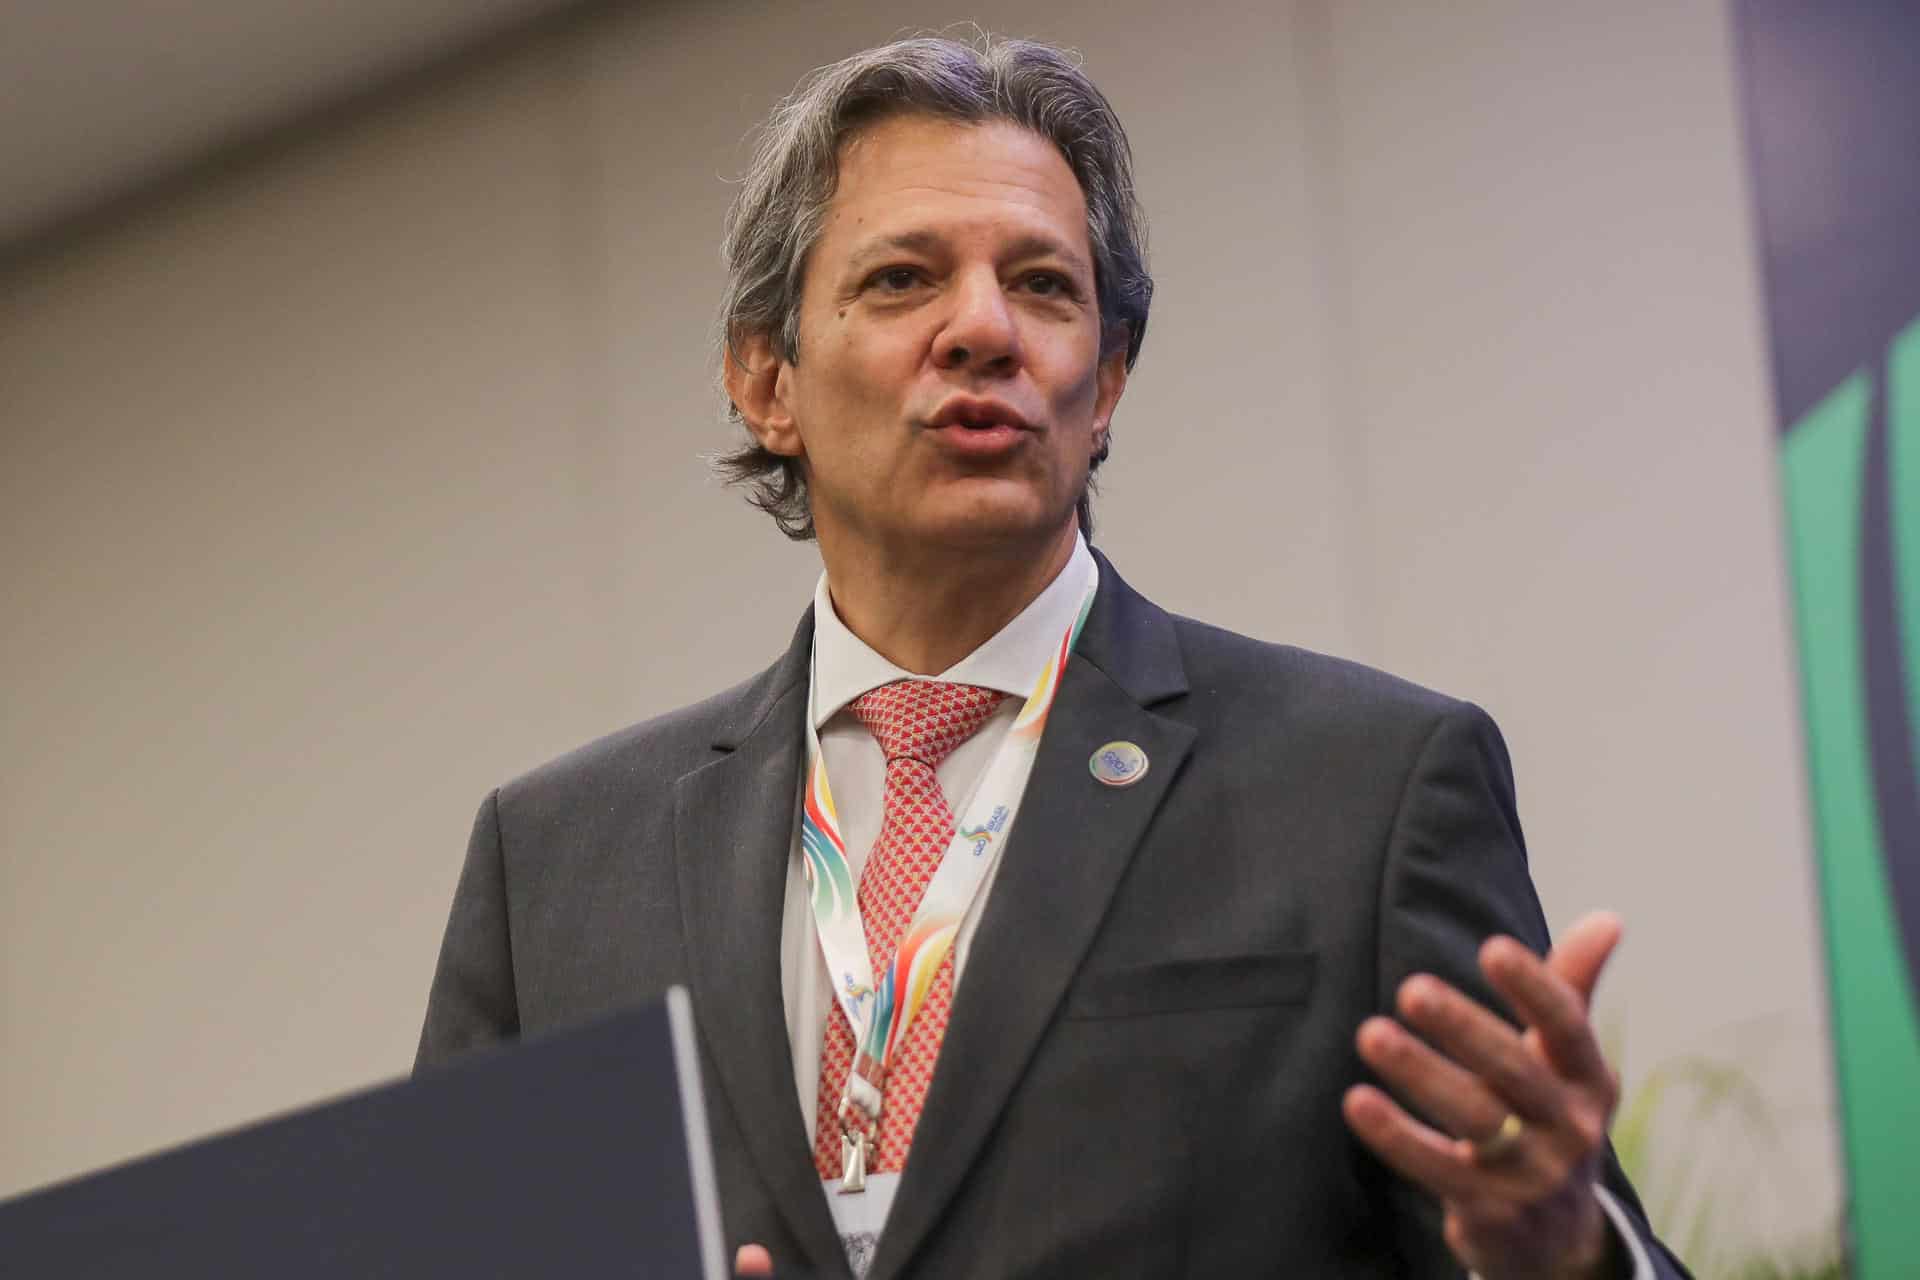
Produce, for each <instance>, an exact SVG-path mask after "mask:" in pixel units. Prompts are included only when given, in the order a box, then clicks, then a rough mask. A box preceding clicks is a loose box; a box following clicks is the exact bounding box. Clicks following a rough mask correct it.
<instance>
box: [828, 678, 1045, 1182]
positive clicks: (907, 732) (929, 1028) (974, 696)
mask: <svg viewBox="0 0 1920 1280" xmlns="http://www.w3.org/2000/svg"><path fill="white" fill-rule="evenodd" d="M1006 696H1007V695H1006V694H1004V693H1000V692H999V691H997V690H994V689H980V688H976V687H974V686H973V685H970V684H942V683H940V682H939V681H937V680H898V681H895V682H894V683H893V684H889V685H883V686H881V687H880V688H878V689H875V690H873V691H872V692H871V693H864V694H862V695H860V696H859V697H858V698H855V699H854V700H853V702H852V704H851V705H850V706H849V707H848V708H847V709H848V710H849V711H851V712H852V713H853V716H854V718H855V719H856V720H858V721H859V722H860V723H861V724H863V725H865V726H866V727H867V730H868V732H870V733H872V734H873V736H874V738H875V739H876V740H877V741H878V742H879V743H880V750H881V751H883V752H884V753H885V754H886V757H887V785H886V790H885V792H884V793H883V794H882V796H881V801H880V836H879V838H878V839H876V840H875V841H874V842H873V851H872V852H871V853H869V854H868V855H867V865H866V866H865V867H864V868H862V869H861V872H860V892H859V899H860V920H861V923H862V924H863V925H864V926H865V927H866V933H867V954H868V955H869V956H871V957H872V959H873V971H874V973H875V974H876V975H878V974H880V973H883V972H884V971H885V967H886V966H887V965H889V964H891V963H893V953H894V951H895V950H897V949H898V948H899V945H900V935H901V934H902V933H905V932H906V929H907V925H908V924H909V923H911V922H912V920H913V913H914V909H915V908H916V907H918V906H919V905H920V897H921V895H922V894H924V893H925V892H926V889H927V885H928V883H929V882H930V881H932V879H933V873H934V872H935V871H936V870H938V869H939V867H940V859H941V858H942V857H943V856H944V855H945V854H946V852H947V842H948V841H950V840H951V839H953V824H954V817H953V811H952V810H951V809H950V808H948V807H947V798H946V796H945V795H943V794H942V793H941V791H940V783H939V781H938V780H937V779H936V778H935V777H934V772H933V771H934V769H935V768H936V767H938V766H939V764H940V762H941V761H942V760H944V759H946V758H947V756H948V755H950V754H951V753H952V751H953V749H954V748H955V747H957V746H959V745H960V744H961V743H963V742H965V741H966V740H967V739H968V738H971V737H972V736H973V735H974V733H975V732H977V731H978V730H979V728H980V726H981V725H983V724H985V723H986V722H987V718H988V717H989V716H991V715H992V714H993V710H994V708H995V707H997V706H999V705H1000V702H1001V699H1003V698H1005V697H1006ZM952 1000H953V955H952V953H951V952H949V953H948V955H947V958H946V959H945V960H944V961H942V962H941V965H940V969H939V972H938V973H937V974H936V975H935V976H934V980H933V988H932V990H930V991H929V992H928V993H927V999H926V1003H924V1004H922V1005H921V1006H920V1012H919V1013H917V1014H915V1015H914V1018H913V1022H912V1023H911V1024H909V1025H908V1027H907V1040H906V1043H905V1044H904V1045H902V1046H901V1047H900V1049H899V1050H898V1051H897V1052H896V1054H895V1055H894V1061H893V1063H892V1065H890V1066H889V1067H888V1068H887V1078H886V1092H885V1098H886V1101H885V1104H884V1106H883V1107H882V1109H881V1115H880V1136H879V1141H878V1143H877V1144H876V1149H875V1152H874V1158H873V1159H870V1160H869V1161H868V1162H867V1171H868V1172H869V1173H897V1172H899V1170H900V1169H901V1168H902V1167H904V1166H905V1165H906V1163H907V1148H908V1147H909V1146H910V1145H911V1144H912V1142H913V1127H914V1125H915V1124H916V1123H917V1122H918V1121H919V1119H920V1102H921V1099H923V1098H925V1097H926V1094H927V1083H928V1081H930V1080H932V1079H933V1061H934V1057H935V1056H936V1055H937V1054H938V1053H939V1052H940V1038H941V1036H942V1035H943V1034H944V1033H945V1032H946V1029H947V1007H948V1005H949V1004H951V1003H952ZM852 1066H853V1029H852V1027H850V1026H849V1025H848V1023H847V1015H846V1011H845V1010H843V1009H842V1008H841V1007H840V1003H839V1001H837V1000H836V1001H835V1002H834V1005H833V1011H832V1012H831V1013H829V1014H828V1015H827V1034H826V1039H825V1043H824V1045H823V1046H822V1048H821V1051H820V1102H819V1108H818V1110H817V1112H816V1114H817V1116H818V1127H817V1129H816V1132H815V1137H814V1143H813V1163H814V1167H815V1168H817V1169H819V1171H820V1176H821V1177H822V1178H824V1179H826V1180H828V1181H830V1182H837V1181H839V1179H840V1173H841V1168H840V1164H841V1160H840V1156H841V1152H840V1121H839V1111H840V1095H841V1094H842V1093H843V1092H845V1090H846V1087H847V1072H848V1070H850V1069H851V1068H852Z"/></svg>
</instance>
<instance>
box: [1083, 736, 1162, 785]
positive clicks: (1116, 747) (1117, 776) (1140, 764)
mask: <svg viewBox="0 0 1920 1280" xmlns="http://www.w3.org/2000/svg"><path fill="white" fill-rule="evenodd" d="M1087 768H1088V770H1090V771H1091V772H1092V774H1093V776H1094V777H1095V778H1097V779H1098V780H1100V781H1101V782H1104V783H1106V784H1107V785H1108V786H1110V787H1130V786H1132V785H1133V784H1134V783H1136V782H1138V781H1140V779H1142V778H1144V777H1146V776H1147V753H1146V752H1144V751H1142V750H1141V749H1140V748H1139V747H1138V746H1137V745H1135V744H1134V743H1131V742H1109V743H1108V744H1107V745H1106V746H1104V747H1101V748H1100V749H1099V750H1098V751H1096V752H1094V753H1093V757H1092V758H1091V759H1090V760H1088V761H1087Z"/></svg>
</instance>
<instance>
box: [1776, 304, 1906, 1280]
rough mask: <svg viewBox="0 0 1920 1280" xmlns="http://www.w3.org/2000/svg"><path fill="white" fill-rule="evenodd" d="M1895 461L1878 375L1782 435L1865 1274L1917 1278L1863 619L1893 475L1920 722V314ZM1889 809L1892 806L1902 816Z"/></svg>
mask: <svg viewBox="0 0 1920 1280" xmlns="http://www.w3.org/2000/svg"><path fill="white" fill-rule="evenodd" d="M1885 367H1886V383H1885V396H1886V399H1885V403H1884V409H1885V431H1886V439H1885V449H1886V452H1885V471H1884V473H1883V474H1882V475H1879V476H1876V475H1874V474H1873V471H1874V468H1873V467H1872V466H1870V460H1871V457H1872V451H1871V449H1870V444H1871V428H1872V424H1873V409H1874V390H1875V388H1874V385H1873V380H1872V377H1871V374H1870V372H1869V371H1867V370H1862V371H1860V372H1857V373H1855V374H1854V375H1853V376H1852V377H1850V378H1848V379H1847V380H1846V381H1845V382H1843V383H1841V384H1840V386H1839V387H1837V388H1836V389H1834V391H1832V392H1831V393H1830V394H1829V395H1828V396H1827V397H1826V398H1825V399H1824V400H1822V401H1820V402H1819V403H1818V404H1816V405H1815V406H1814V407H1813V408H1812V409H1810V410H1808V411H1807V413H1806V414H1805V415H1804V416H1803V417H1802V418H1801V419H1800V420H1799V421H1798V422H1796V423H1794V424H1793V426H1792V428H1791V429H1790V430H1789V431H1788V433H1787V435H1786V438H1785V440H1784V441H1783V443H1782V465H1783V468H1784V473H1785V489H1786V505H1787V518H1788V531H1789V544H1790V554H1791V559H1792V566H1793V586H1794V597H1795V613H1796V621H1797V624H1798V631H1799V639H1800V655H1801V672H1802V680H1803V684H1804V697H1805V703H1806V720H1807V746H1808V754H1809V767H1810V770H1811V777H1812V788H1813V802H1814V816H1815V824H1816V835H1817V840H1818V844H1819V852H1820V872H1821V886H1822V890H1823V898H1824V900H1825V912H1826V935H1827V950H1828V963H1829V966H1830V970H1831V973H1830V977H1831V990H1832V994H1833V1005H1832V1009H1833V1032H1834V1038H1835V1048H1836V1054H1835V1060H1836V1065H1837V1070H1838V1074H1839V1083H1840V1093H1841V1110H1842V1113H1843V1114H1842V1120H1843V1125H1844V1128H1845V1136H1846V1151H1847V1174H1848V1179H1847V1180H1848V1184H1849V1187H1850V1201H1851V1202H1850V1205H1849V1218H1850V1220H1851V1225H1852V1235H1853V1241H1852V1245H1853V1248H1852V1253H1853V1263H1854V1268H1855V1272H1854V1273H1855V1275H1857V1276H1859V1277H1862V1278H1863V1280H1878V1278H1879V1277H1889V1278H1890V1277H1893V1276H1897V1275H1911V1274H1913V1270H1912V1268H1913V1267H1914V1265H1915V1260H1916V1259H1920V1212H1916V1209H1915V1206H1916V1204H1920V1200H1917V1199H1916V1194H1920V1193H1917V1192H1916V1188H1915V1185H1914V1178H1913V1170H1914V1165H1915V1159H1916V1157H1915V1148H1916V1144H1917V1143H1920V1017H1916V1011H1915V1005H1914V999H1915V997H1914V991H1913V988H1912V985H1911V982H1910V978H1909V967H1908V959H1907V956H1906V951H1905V946H1904V944H1903V941H1902V937H1901V928H1900V922H1899V920H1898V918H1897V914H1896V906H1895V899H1894V894H1893V886H1892V884H1891V883H1890V881H1889V868H1890V855H1891V854H1893V853H1894V852H1895V851H1894V850H1891V849H1890V848H1889V847H1888V834H1889V833H1888V832H1887V830H1886V824H1885V823H1883V821H1882V813H1881V806H1880V798H1879V796H1878V794H1877V793H1876V789H1875V774H1874V767H1875V764H1874V760H1873V726H1872V723H1871V721H1872V718H1873V715H1874V712H1875V708H1874V707H1873V706H1872V705H1871V704H1870V701H1869V698H1870V693H1869V687H1870V686H1869V680H1868V672H1867V663H1866V658H1865V655H1866V653H1867V651H1868V646H1867V636H1866V635H1865V633H1864V629H1865V626H1866V625H1867V624H1866V623H1865V622H1863V619H1865V618H1866V617H1867V616H1868V612H1867V610H1865V609H1864V608H1863V605H1864V603H1865V601H1864V598H1863V583H1864V581H1865V578H1866V574H1865V572H1864V565H1865V563H1866V557H1865V556H1864V555H1863V551H1864V543H1865V534H1866V532H1867V530H1868V527H1869V525H1868V515H1867V513H1868V512H1869V511H1870V510H1873V509H1874V505H1875V504H1872V503H1870V502H1869V497H1870V491H1869V486H1870V485H1872V484H1874V483H1876V482H1877V483H1880V484H1884V485H1885V486H1886V492H1887V497H1888V499H1890V501H1888V502H1887V503H1886V504H1885V507H1884V508H1882V509H1883V510H1885V511H1886V514H1887V516H1888V521H1889V524H1890V526H1891V528H1890V529H1888V530H1887V532H1888V533H1889V534H1890V535H1891V537H1890V541H1891V543H1892V547H1891V550H1892V553H1893V566H1892V567H1893V569H1894V578H1895V582H1894V583H1893V584H1892V585H1893V590H1894V597H1895V600H1896V601H1897V604H1898V617H1899V629H1900V636H1899V645H1898V649H1899V652H1900V653H1901V654H1902V655H1903V656H1904V659H1905V661H1904V664H1903V665H1904V669H1905V671H1906V673H1907V679H1906V681H1905V685H1906V687H1905V689H1904V690H1903V693H1904V696H1905V703H1906V705H1905V706H1904V707H1902V708H1900V711H1901V712H1904V713H1905V714H1904V715H1903V716H1902V719H1903V720H1904V723H1905V725H1920V679H1916V678H1915V674H1916V673H1920V323H1917V324H1914V325H1912V326H1910V327H1909V328H1908V329H1907V331H1906V332H1905V333H1904V334H1903V335H1901V336H1900V337H1899V338H1898V339H1896V340H1895V341H1894V343H1893V344H1892V346H1891V348H1890V349H1889V351H1888V358H1887V362H1886V366H1885ZM1888 816H1889V818H1891V817H1892V815H1888Z"/></svg>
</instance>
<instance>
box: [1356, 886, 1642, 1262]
mask: <svg viewBox="0 0 1920 1280" xmlns="http://www.w3.org/2000/svg"><path fill="white" fill-rule="evenodd" d="M1620 933H1621V925H1620V921H1619V919H1618V917H1616V916H1613V915H1610V914H1607V913H1604V912H1597V913H1595V914H1592V915H1588V916H1586V917H1584V918H1582V919H1581V920H1580V921H1579V922H1578V923H1577V924H1575V925H1574V926H1573V928H1572V929H1570V930H1568V931H1567V933H1566V935H1565V936H1564V937H1563V938H1562V939H1561V941H1560V944H1559V945H1558V946H1556V947H1555V948H1554V949H1553V951H1552V952H1551V954H1549V955H1548V956H1547V957H1546V959H1545V960H1542V959H1541V958H1540V957H1538V956H1536V955H1534V954H1533V952H1531V951H1529V950H1528V949H1527V948H1526V947H1525V946H1524V945H1522V944H1521V943H1519V942H1517V941H1515V940H1514V939H1512V938H1507V937H1496V938H1491V939H1489V940H1488V941H1487V943H1486V945H1485V946H1483V947H1482V948H1481V949H1480V968H1481V971H1482V972H1484V973H1485V974H1486V976H1487V980H1488V981H1489V982H1490V983H1492V984H1493V987H1494V989H1495V990H1496V991H1498V992H1499V993H1500V994H1501V995H1502V996H1504V997H1505V998H1506V1000H1507V1001H1508V1003H1509V1004H1510V1005H1511V1006H1512V1008H1513V1011H1514V1013H1515V1014H1516V1015H1518V1017H1519V1018H1520V1020H1521V1021H1522V1023H1524V1024H1525V1025H1524V1029H1523V1030H1519V1031H1516V1030H1515V1029H1514V1028H1513V1027H1512V1026H1511V1025H1509V1024H1508V1023H1507V1022H1506V1021H1505V1020H1504V1019H1502V1018H1501V1017H1499V1016H1498V1015H1496V1014H1495V1013H1493V1012H1492V1011H1491V1010H1489V1009H1487V1008H1485V1007H1484V1006H1482V1005H1480V1004H1478V1003H1477V1002H1475V1001H1474V1000H1472V999H1470V998H1469V997H1467V996H1465V995H1463V994H1461V992H1459V991H1458V990H1456V989H1455V988H1453V987H1451V986H1449V985H1448V984H1446V983H1445V982H1442V981H1441V980H1440V979H1438V978H1435V977H1431V976H1429V975H1426V974H1415V975H1414V976H1413V977H1410V978H1408V979H1407V980H1406V981H1405V982H1404V983H1402V984H1401V986H1400V990H1399V993H1398V997H1399V998H1398V1001H1397V1007H1398V1011H1399V1014H1400V1018H1401V1019H1402V1020H1403V1021H1404V1022H1405V1023H1406V1026H1402V1025H1401V1024H1400V1022H1396V1021H1395V1020H1394V1019H1392V1018H1384V1017H1375V1018H1369V1019H1367V1021H1366V1022H1364V1023H1362V1024H1361V1026H1360V1029H1359V1031H1358V1033H1357V1035H1356V1037H1355V1039H1356V1043H1357V1044H1358V1046H1359V1049H1360V1056H1361V1058H1362V1059H1364V1060H1365V1061H1366V1063H1367V1065H1368V1066H1370V1067H1371V1068H1373V1070H1374V1071H1375V1072H1376V1073H1377V1074H1378V1075H1379V1077H1380V1078H1381V1080H1383V1081H1384V1082H1385V1083H1386V1084H1387V1085H1388V1086H1390V1087H1391V1088H1392V1089H1393V1091H1394V1092H1395V1093H1397V1094H1399V1095H1400V1097H1401V1098H1403V1099H1405V1100H1406V1102H1408V1103H1409V1104H1411V1106H1412V1107H1414V1108H1415V1109H1416V1110H1418V1111H1419V1112H1420V1113H1421V1114H1422V1115H1424V1116H1425V1117H1426V1118H1427V1119H1428V1120H1430V1121H1431V1122H1432V1123H1431V1124H1427V1123H1422V1122H1421V1121H1420V1120H1417V1119H1415V1118H1414V1117H1413V1116H1411V1115H1409V1114H1408V1113H1407V1111H1406V1110H1404V1109H1403V1108H1402V1107H1401V1106H1400V1105H1399V1104H1398V1103H1396V1102H1395V1101H1394V1099H1393V1098H1391V1097H1389V1096H1388V1095H1387V1094H1386V1093H1384V1092H1382V1091H1381V1090H1379V1089H1376V1088H1373V1087H1372V1086H1370V1085H1364V1084H1362V1085H1355V1086H1354V1087H1353V1088H1351V1089H1349V1090H1348V1091H1347V1095H1346V1098H1345V1100H1344V1105H1343V1110H1344V1113H1345V1115H1346V1120H1347V1124H1348V1126H1349V1127H1350V1128H1352V1130H1353V1131H1354V1133H1355V1134H1357V1135H1358V1136H1359V1137H1360V1139H1361V1140H1362V1141H1364V1142H1365V1143H1366V1144H1367V1145H1368V1146H1369V1147H1371V1148H1372V1149H1373V1150H1374V1151H1375V1152H1376V1153H1377V1154H1378V1155H1379V1156H1380V1158H1381V1159H1382V1160H1384V1161H1386V1163H1387V1164H1388V1165H1390V1166H1392V1167H1393V1168H1394V1169H1396V1170H1398V1171H1399V1172H1400V1173H1401V1174H1403V1175H1405V1176H1406V1177H1408V1178H1410V1179H1412V1180H1413V1181H1414V1182H1416V1183H1418V1184H1419V1185H1421V1186H1423V1187H1425V1188H1426V1189H1427V1190H1428V1191H1430V1192H1432V1193H1433V1194H1434V1195H1435V1196H1437V1197H1438V1198H1439V1199H1440V1202H1441V1204H1442V1206H1443V1208H1444V1209H1445V1211H1446V1225H1445V1230H1446V1241H1447V1246H1448V1247H1449V1248H1450V1249H1452V1250H1453V1253H1454V1256H1455V1257H1457V1258H1458V1259H1459V1260H1460V1262H1461V1264H1462V1265H1464V1266H1466V1267H1468V1268H1470V1269H1471V1270H1472V1271H1474V1272H1475V1273H1476V1274H1478V1275H1479V1276H1481V1277H1484V1278H1485V1280H1507V1278H1508V1277H1534V1276H1603V1275H1609V1274H1614V1273H1616V1272H1617V1273H1618V1274H1623V1275H1624V1274H1626V1262H1625V1255H1624V1254H1623V1253H1621V1252H1619V1251H1618V1250H1617V1248H1616V1246H1615V1243H1614V1240H1613V1235H1612V1232H1611V1231H1610V1230H1609V1227H1608V1223H1607V1221H1606V1217H1605V1214H1604V1212H1603V1210H1602V1209H1601V1207H1600V1202H1599V1200H1598V1199H1597V1198H1596V1197H1595V1194H1594V1186H1595V1182H1596V1180H1597V1179H1598V1176H1599V1172H1600V1163H1601V1159H1602V1154H1603V1152H1604V1151H1605V1149H1606V1137H1607V1125H1608V1122H1609V1121H1610V1120H1611V1119H1612V1117H1613V1109H1614V1106H1615V1104H1616V1103H1617V1102H1618V1101H1619V1097H1620V1081H1619V1077H1618V1076H1617V1075H1616V1074H1615V1073H1614V1071H1613V1069H1612V1068H1611V1067H1609V1066H1608V1065H1607V1061H1606V1058H1605V1056H1604V1055H1603V1054H1602V1053H1601V1052H1600V1045H1599V1042H1598V1040H1597V1039H1596V1038H1595V1036H1594V1033H1593V1027H1592V1024H1591V1023H1590V1022H1589V1020H1588V1016H1587V1009H1588V1005H1589V1003H1590V1002H1591V999H1592V996H1593V989H1594V985H1595V984H1596V983H1597V982H1598V981H1599V978H1600V971H1601V970H1602V969H1603V968H1604V967H1605V965H1606V962H1607V957H1608V956H1609V955H1611V954H1612V952H1613V949H1614V947H1615V945H1617V944H1618V942H1619V941H1620ZM1409 1027H1410V1028H1412V1030H1409V1029H1408V1028H1409ZM1416 1031H1417V1032H1418V1033H1419V1034H1418V1035H1415V1034H1413V1033H1414V1032H1416ZM1435 1126H1437V1127H1435Z"/></svg>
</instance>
